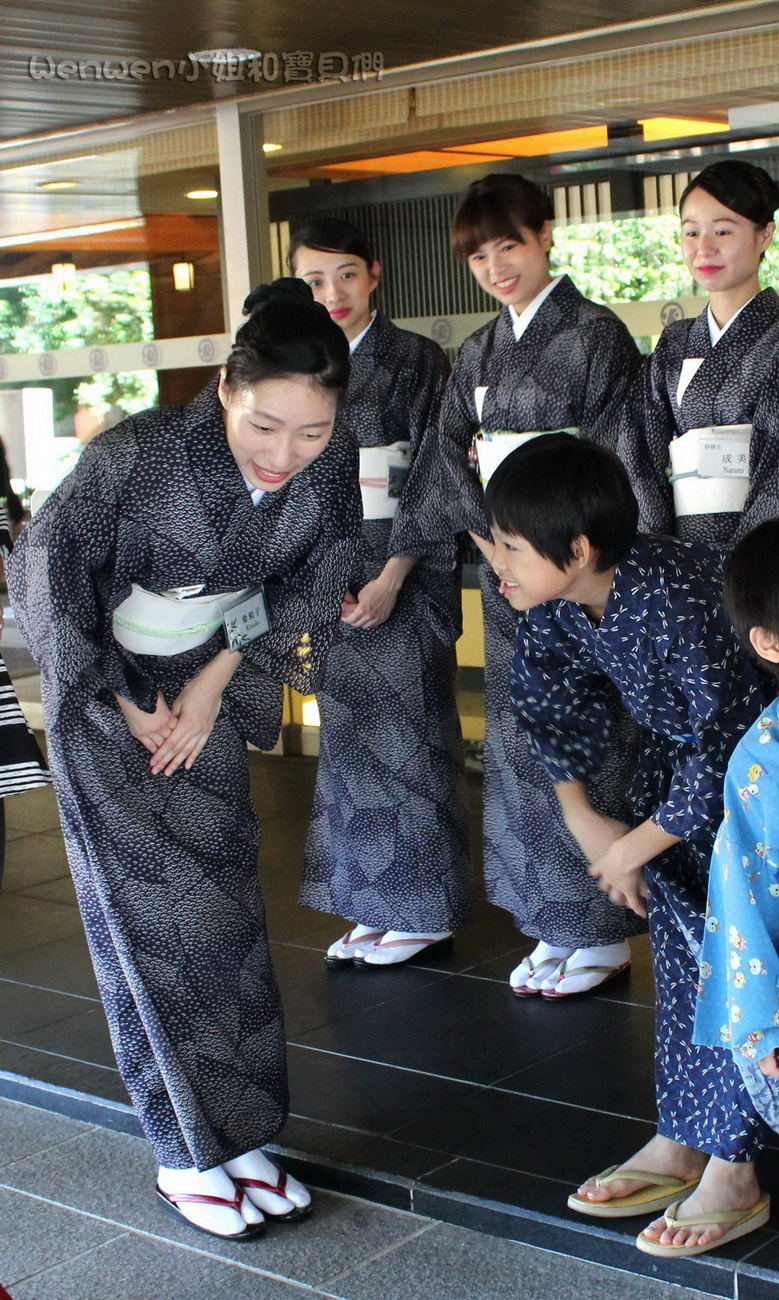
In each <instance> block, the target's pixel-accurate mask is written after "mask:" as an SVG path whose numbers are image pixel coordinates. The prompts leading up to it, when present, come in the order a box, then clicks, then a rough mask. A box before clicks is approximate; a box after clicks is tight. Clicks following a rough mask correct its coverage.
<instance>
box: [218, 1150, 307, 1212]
mask: <svg viewBox="0 0 779 1300" xmlns="http://www.w3.org/2000/svg"><path fill="white" fill-rule="evenodd" d="M222 1169H223V1170H225V1172H226V1173H228V1174H229V1175H230V1177H231V1178H257V1179H259V1180H260V1181H261V1182H263V1183H269V1184H270V1186H271V1187H277V1186H278V1184H279V1179H280V1178H281V1170H280V1169H279V1168H278V1166H277V1165H274V1164H273V1163H272V1161H270V1160H269V1159H268V1157H267V1156H266V1155H265V1153H264V1152H263V1151H260V1149H259V1147H256V1148H255V1149H254V1151H247V1152H246V1153H245V1154H244V1155H242V1156H236V1158H235V1159H234V1160H226V1161H225V1163H224V1164H223V1165H222ZM244 1193H245V1195H246V1196H247V1197H248V1198H249V1200H250V1201H251V1202H252V1205H254V1206H256V1207H257V1210H258V1211H259V1210H264V1211H265V1212H266V1214H267V1215H268V1217H269V1218H272V1217H273V1215H274V1214H276V1215H282V1214H288V1213H289V1211H290V1210H294V1209H295V1208H296V1207H297V1208H302V1207H304V1206H306V1205H310V1204H311V1196H310V1195H309V1193H308V1191H307V1190H306V1188H305V1187H304V1186H303V1184H302V1183H299V1182H298V1180H297V1178H293V1177H292V1175H291V1174H287V1181H286V1185H285V1187H284V1195H283V1196H282V1195H281V1194H280V1193H278V1192H273V1191H266V1190H265V1188H262V1187H245V1188H244Z"/></svg>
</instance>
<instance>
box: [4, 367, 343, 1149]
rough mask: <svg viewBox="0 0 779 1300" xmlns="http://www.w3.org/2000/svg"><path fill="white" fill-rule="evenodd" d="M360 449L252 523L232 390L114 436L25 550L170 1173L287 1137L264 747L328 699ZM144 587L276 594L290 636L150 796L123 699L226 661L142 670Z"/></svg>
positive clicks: (274, 616)
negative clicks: (260, 792)
mask: <svg viewBox="0 0 779 1300" xmlns="http://www.w3.org/2000/svg"><path fill="white" fill-rule="evenodd" d="M356 471H357V466H356V449H355V447H354V442H353V439H352V438H351V437H350V436H349V435H348V434H347V433H346V432H345V431H343V430H340V431H339V430H336V432H335V433H334V434H333V437H332V439H331V441H330V443H329V444H328V446H327V447H326V448H325V450H324V451H323V452H322V453H321V455H320V456H319V457H318V458H317V459H316V460H315V461H314V462H313V463H312V464H311V465H310V466H308V467H307V468H306V469H305V470H303V471H301V472H300V473H299V474H298V475H296V476H295V477H294V478H293V479H292V480H291V481H290V483H289V485H288V486H287V487H285V488H284V489H282V490H280V491H278V492H274V493H268V494H266V496H265V497H264V498H263V499H262V500H261V501H260V504H259V505H258V506H256V507H255V506H253V505H252V502H251V497H250V494H249V492H248V491H247V489H246V485H245V483H244V480H243V477H242V475H241V473H240V471H239V469H238V467H237V465H236V463H235V461H234V459H233V457H232V454H231V453H230V450H229V448H228V446H227V441H226V439H225V435H224V428H223V424H222V419H221V407H220V405H219V402H218V398H217V394H216V381H214V382H213V383H212V384H211V385H209V387H208V388H206V389H205V390H204V392H202V393H201V394H200V395H199V397H197V398H196V399H195V400H194V401H193V402H192V403H190V404H189V405H188V406H185V407H171V408H167V409H161V410H153V411H147V412H145V413H143V414H142V415H138V416H135V417H132V418H131V419H129V420H125V421H124V422H123V423H122V424H120V425H117V426H116V427H115V428H114V429H112V430H110V431H109V432H107V433H105V434H102V435H101V436H100V437H99V438H97V439H96V440H95V441H94V442H93V443H91V444H90V446H89V447H88V448H87V449H86V450H85V452H84V453H83V455H82V457H81V459H80V461H79V463H78V465H77V466H76V468H75V469H74V470H73V472H72V473H71V474H70V475H69V476H68V478H67V479H65V481H64V482H63V483H62V484H61V486H60V487H59V488H58V490H57V491H56V492H55V493H54V494H53V496H52V497H51V498H50V499H49V500H48V501H47V503H46V505H45V506H44V507H43V509H42V510H41V512H40V514H39V515H38V516H37V517H36V518H35V519H34V520H33V522H32V523H31V524H30V526H29V527H28V528H27V529H26V530H25V532H24V534H23V536H22V538H21V540H20V542H19V543H18V545H17V547H16V549H15V551H14V554H13V558H12V562H11V569H10V588H11V592H12V599H13V604H14V609H15V611H16V615H17V618H18V620H19V624H20V626H21V629H22V632H23V634H24V636H25V638H26V640H27V641H28V644H29V645H30V648H31V650H32V652H33V654H34V656H35V658H36V659H37V661H38V663H39V664H40V667H41V672H42V678H43V702H44V712H45V720H46V728H47V734H48V741H49V753H50V756H51V763H52V769H53V772H54V779H55V786H56V789H57V796H58V799H59V804H60V812H61V816H62V823H63V831H64V835H65V842H66V845H67V850H68V856H69V860H70V865H71V869H72V872H73V877H74V880H75V884H76V889H77V892H78V897H79V903H80V906H81V910H82V914H83V917H84V923H85V927H86V931H87V938H88V940H89V945H90V950H91V953H92V958H93V961H94V964H95V971H96V974H97V979H98V984H99V986H100V991H101V995H102V997H103V1001H104V1004H105V1009H106V1013H107V1016H108V1023H109V1027H110V1030H111V1037H112V1040H113V1044H114V1049H115V1052H116V1056H117V1061H118V1064H119V1068H120V1070H121V1073H122V1076H123V1078H124V1081H125V1084H126V1086H127V1089H128V1092H129V1093H130V1096H131V1097H132V1099H133V1102H134V1104H135V1106H136V1108H137V1110H138V1114H139V1116H140V1119H141V1122H142V1124H143V1127H144V1131H145V1132H146V1134H147V1136H148V1138H149V1140H150V1142H151V1144H152V1146H153V1148H154V1151H155V1154H156V1156H157V1158H158V1160H159V1161H160V1163H161V1164H164V1165H167V1166H172V1167H175V1168H188V1167H191V1166H192V1165H196V1166H197V1167H198V1168H200V1169H208V1168H211V1167H212V1166H214V1165H217V1164H220V1163H222V1162H223V1161H225V1160H228V1159H230V1158H232V1157H234V1156H237V1155H239V1154H241V1153H242V1152H245V1151H247V1150H251V1149H252V1148H254V1147H257V1146H260V1145H261V1144H262V1143H263V1142H266V1141H268V1140H269V1139H271V1138H272V1137H273V1136H274V1135H275V1134H276V1133H277V1132H278V1130H279V1129H280V1128H281V1127H282V1125H283V1123H284V1120H285V1117H286V1108H287V1084H286V1063H285V1043H284V1030H283V1022H282V1015H281V1007H280V1004H279V996H278V990H277V987H276V981H275V977H274V973H273V969H272V966H271V962H270V957H269V952H268V943H267V934H266V930H265V919H264V912H263V906H262V900H261V897H260V893H259V888H258V884H257V870H256V860H257V850H258V847H259V825H258V822H257V818H256V816H255V814H254V811H253V808H252V805H251V801H250V798H249V779H248V765H247V759H246V740H247V739H250V740H252V741H253V742H254V743H255V744H258V745H259V746H261V747H263V748H268V747H269V746H272V745H273V743H274V741H275V739H276V736H277V734H278V730H279V724H280V720H281V706H282V685H281V683H282V682H285V681H286V682H289V683H290V685H292V686H294V687H295V688H297V689H298V690H310V689H311V685H312V682H315V681H316V680H317V676H318V674H319V672H320V670H321V664H322V660H323V657H324V654H325V651H326V648H327V644H328V642H329V639H330V635H331V633H332V629H333V626H334V624H335V622H336V619H337V618H338V615H339V613H340V604H341V599H342V596H343V592H344V589H345V587H346V581H347V578H348V574H349V571H350V567H351V561H352V555H353V551H354V545H355V541H356V538H357V536H358V533H359V517H360V515H359V500H358V495H357V472H356ZM132 582H137V583H139V584H140V585H141V586H143V587H144V588H146V589H147V590H149V591H153V592H162V591H167V590H168V589H170V588H172V587H177V586H184V585H190V584H201V583H202V584H203V591H204V594H209V593H214V592H224V591H239V590H242V589H243V588H245V587H248V586H252V585H254V584H256V583H258V582H263V583H264V586H265V595H266V601H267V606H268V612H269V616H270V620H271V630H270V631H269V632H268V633H266V634H265V636H261V637H259V638H258V639H256V640H255V641H253V642H252V643H251V644H250V645H249V646H248V647H247V648H246V650H245V653H244V658H243V661H242V663H241V666H240V667H239V668H238V671H237V672H236V674H235V676H234V677H233V679H232V681H231V683H230V685H229V686H228V687H227V689H226V690H225V692H224V696H223V702H222V708H221V711H220V713H219V716H218V718H217V721H216V724H215V726H214V730H213V732H212V734H211V736H210V737H209V740H208V742H207V744H206V747H205V749H204V750H203V752H202V754H201V755H200V756H199V758H198V759H197V760H196V762H195V763H194V765H193V767H192V769H191V770H190V771H189V772H187V771H185V770H184V769H183V768H180V769H179V770H178V771H177V772H176V773H175V774H174V775H172V776H170V777H163V776H160V775H158V776H152V775H151V773H150V769H149V755H148V754H147V752H146V750H145V749H144V748H143V747H142V745H141V744H140V743H139V742H138V741H137V740H134V739H133V738H132V736H131V735H130V733H129V731H128V728H127V725H126V723H125V721H124V717H123V715H122V713H121V712H120V709H119V706H118V705H117V703H116V700H115V698H114V693H115V692H116V693H119V694H121V695H122V696H123V697H124V698H126V699H128V700H132V701H133V702H134V703H135V704H136V705H138V706H139V707H140V708H143V709H145V710H151V709H152V708H153V706H154V703H155V701H156V698H157V693H158V692H162V694H163V696H164V697H165V699H166V700H167V701H168V703H172V701H173V700H174V699H175V698H176V696H177V695H178V693H179V692H180V691H181V689H182V687H183V686H184V685H185V683H187V682H188V681H190V680H191V679H192V677H193V676H195V674H196V673H197V672H199V671H200V669H201V668H202V667H203V666H204V664H205V663H206V662H207V661H208V660H209V659H211V658H213V656H214V655H215V654H216V653H217V652H218V651H219V650H220V649H221V648H223V646H224V644H225V639H224V634H223V632H222V630H221V629H220V631H219V632H217V633H215V634H214V635H213V636H212V637H211V638H210V639H209V640H208V641H207V642H206V643H205V644H204V645H202V646H200V647H198V648H197V649H194V650H190V651H187V652H186V653H182V654H178V655H174V656H169V657H161V656H151V655H133V654H130V653H129V652H127V651H126V650H123V649H122V647H121V646H120V645H119V644H118V642H117V641H116V640H115V639H114V637H113V635H112V623H111V615H112V611H113V610H114V609H115V608H116V607H117V606H118V605H119V604H121V602H122V601H123V599H124V598H125V596H126V595H127V594H128V592H129V587H130V584H131V583H132Z"/></svg>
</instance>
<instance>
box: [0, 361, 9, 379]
mask: <svg viewBox="0 0 779 1300" xmlns="http://www.w3.org/2000/svg"><path fill="white" fill-rule="evenodd" d="M7 374H8V363H7V362H6V361H3V358H2V357H0V379H5V377H6V375H7Z"/></svg>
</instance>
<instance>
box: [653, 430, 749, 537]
mask: <svg viewBox="0 0 779 1300" xmlns="http://www.w3.org/2000/svg"><path fill="white" fill-rule="evenodd" d="M751 437H752V425H751V424H720V425H710V426H709V427H707V428H705V429H688V430H687V433H683V434H682V435H681V436H680V437H678V438H674V439H673V441H672V442H671V445H670V449H669V450H670V454H671V465H670V470H669V473H670V482H671V484H672V486H673V493H674V509H675V511H676V515H677V518H680V517H683V516H686V515H721V514H730V513H733V514H739V513H740V512H741V511H742V510H743V509H744V503H745V501H746V499H747V493H748V492H749V444H750V440H751Z"/></svg>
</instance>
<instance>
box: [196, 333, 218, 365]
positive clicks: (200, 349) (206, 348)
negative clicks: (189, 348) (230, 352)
mask: <svg viewBox="0 0 779 1300" xmlns="http://www.w3.org/2000/svg"><path fill="white" fill-rule="evenodd" d="M197 354H198V356H199V357H200V360H201V361H206V362H208V361H213V359H214V357H215V356H216V348H215V347H214V343H213V339H201V340H200V342H199V343H198V345H197Z"/></svg>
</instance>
